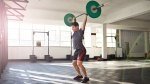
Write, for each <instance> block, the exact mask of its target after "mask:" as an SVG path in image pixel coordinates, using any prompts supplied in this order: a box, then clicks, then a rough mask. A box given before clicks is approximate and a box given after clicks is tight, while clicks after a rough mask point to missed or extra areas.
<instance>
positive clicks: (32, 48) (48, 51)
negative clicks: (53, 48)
mask: <svg viewBox="0 0 150 84" xmlns="http://www.w3.org/2000/svg"><path fill="white" fill-rule="evenodd" d="M35 33H46V34H47V36H48V55H49V31H48V32H40V31H33V35H32V55H34V35H35Z"/></svg>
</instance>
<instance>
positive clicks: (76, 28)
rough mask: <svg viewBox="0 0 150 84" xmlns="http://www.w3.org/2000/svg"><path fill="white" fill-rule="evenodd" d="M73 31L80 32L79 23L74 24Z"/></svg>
mask: <svg viewBox="0 0 150 84" xmlns="http://www.w3.org/2000/svg"><path fill="white" fill-rule="evenodd" d="M72 30H73V31H74V32H75V31H78V30H79V24H78V22H73V23H72Z"/></svg>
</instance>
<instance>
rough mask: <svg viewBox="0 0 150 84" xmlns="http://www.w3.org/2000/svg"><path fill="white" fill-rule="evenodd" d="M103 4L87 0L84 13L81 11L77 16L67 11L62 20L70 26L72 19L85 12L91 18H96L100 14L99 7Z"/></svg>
mask: <svg viewBox="0 0 150 84" xmlns="http://www.w3.org/2000/svg"><path fill="white" fill-rule="evenodd" d="M103 6H104V4H102V5H100V4H99V3H98V2H96V1H93V0H91V1H89V2H88V3H87V5H86V13H82V14H80V15H78V16H74V15H73V14H71V13H68V14H66V15H65V17H64V22H65V24H66V25H67V26H72V22H73V19H76V18H78V17H80V16H82V15H85V14H87V15H88V16H89V17H91V18H98V17H99V16H100V15H101V7H103Z"/></svg>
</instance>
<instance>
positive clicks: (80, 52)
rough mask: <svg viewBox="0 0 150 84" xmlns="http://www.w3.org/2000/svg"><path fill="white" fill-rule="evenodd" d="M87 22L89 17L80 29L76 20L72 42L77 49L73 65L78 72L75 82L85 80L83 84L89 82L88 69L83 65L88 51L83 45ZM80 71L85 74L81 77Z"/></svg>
mask: <svg viewBox="0 0 150 84" xmlns="http://www.w3.org/2000/svg"><path fill="white" fill-rule="evenodd" d="M86 22H87V15H86V16H85V20H84V22H83V26H82V27H81V28H80V29H79V24H78V23H77V22H76V19H74V22H73V24H72V30H73V32H74V33H73V35H72V40H73V48H74V49H75V52H74V56H73V61H72V64H73V66H74V68H75V70H76V72H77V76H76V77H74V80H78V79H81V78H83V80H82V81H81V83H86V82H88V81H89V78H88V77H87V72H86V69H85V67H84V66H83V64H82V63H83V60H84V57H85V55H86V49H85V47H84V45H83V43H82V39H83V35H84V30H85V26H86ZM80 71H81V72H82V73H83V76H82V75H81V72H80Z"/></svg>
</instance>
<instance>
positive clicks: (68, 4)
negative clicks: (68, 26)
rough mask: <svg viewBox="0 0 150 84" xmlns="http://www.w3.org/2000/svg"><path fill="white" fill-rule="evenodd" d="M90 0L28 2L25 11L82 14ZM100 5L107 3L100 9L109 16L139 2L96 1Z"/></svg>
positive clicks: (37, 0)
mask: <svg viewBox="0 0 150 84" xmlns="http://www.w3.org/2000/svg"><path fill="white" fill-rule="evenodd" d="M88 1H90V0H68V1H66V0H29V4H28V7H27V9H41V10H49V11H50V10H53V11H62V12H66V13H67V12H73V13H74V12H75V13H84V12H85V10H86V8H85V7H86V4H87V2H88ZM96 1H98V2H99V3H100V4H105V3H107V4H108V5H106V6H105V7H103V8H102V11H103V15H107V14H110V13H111V12H113V11H117V10H120V9H122V8H124V7H127V6H130V5H132V4H134V3H137V2H140V1H141V0H96Z"/></svg>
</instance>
